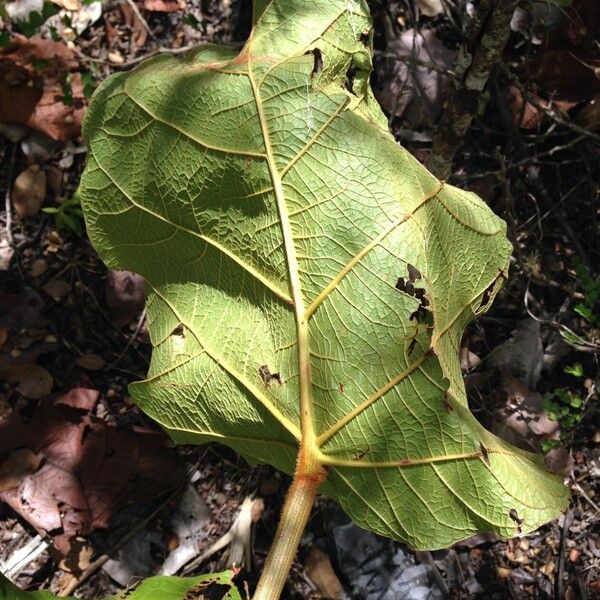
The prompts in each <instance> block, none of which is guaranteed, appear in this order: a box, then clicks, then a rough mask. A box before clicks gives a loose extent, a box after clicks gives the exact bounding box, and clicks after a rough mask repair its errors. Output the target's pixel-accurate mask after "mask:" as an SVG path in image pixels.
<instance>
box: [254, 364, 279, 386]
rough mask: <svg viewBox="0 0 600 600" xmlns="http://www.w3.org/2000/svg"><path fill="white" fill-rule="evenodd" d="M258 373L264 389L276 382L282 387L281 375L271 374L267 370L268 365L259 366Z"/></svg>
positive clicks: (277, 373)
mask: <svg viewBox="0 0 600 600" xmlns="http://www.w3.org/2000/svg"><path fill="white" fill-rule="evenodd" d="M258 373H259V375H260V378H261V379H262V381H263V383H264V384H265V387H269V385H271V383H272V382H273V381H276V382H277V383H278V384H279V385H283V380H282V379H281V373H279V372H276V373H271V370H270V369H269V365H261V366H260V367H259V368H258Z"/></svg>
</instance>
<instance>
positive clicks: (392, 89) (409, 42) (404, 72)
mask: <svg viewBox="0 0 600 600" xmlns="http://www.w3.org/2000/svg"><path fill="white" fill-rule="evenodd" d="M455 60H456V50H451V49H449V48H446V46H444V44H443V43H442V42H441V40H440V39H439V38H438V37H437V36H436V34H435V32H434V31H433V30H431V29H426V30H424V31H422V32H417V31H416V30H414V29H408V30H407V31H405V32H403V33H402V35H401V36H400V37H399V38H397V39H395V40H392V41H391V42H390V44H389V46H388V48H387V49H386V58H385V59H384V60H383V61H382V65H381V80H382V81H383V88H382V90H381V93H379V94H378V100H379V101H380V102H381V104H382V106H383V107H384V109H385V110H386V111H387V112H388V113H390V114H391V115H393V116H394V117H401V118H402V120H403V121H405V122H406V123H407V124H408V126H409V127H410V128H419V127H421V126H423V125H425V126H427V125H429V126H430V125H432V124H434V123H435V122H436V121H437V120H438V119H439V117H440V116H441V114H442V109H443V104H444V100H445V98H446V94H447V89H448V76H447V75H445V74H444V73H442V72H440V70H441V71H443V70H444V69H450V68H452V66H453V65H454V62H455ZM429 64H431V65H432V66H433V67H434V68H431V67H429V66H428V65H429ZM435 67H437V70H436V69H435Z"/></svg>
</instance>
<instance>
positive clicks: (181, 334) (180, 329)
mask: <svg viewBox="0 0 600 600" xmlns="http://www.w3.org/2000/svg"><path fill="white" fill-rule="evenodd" d="M171 335H178V336H179V337H182V338H185V327H184V326H183V323H179V325H177V327H175V329H173V331H171Z"/></svg>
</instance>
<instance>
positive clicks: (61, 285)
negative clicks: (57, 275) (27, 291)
mask: <svg viewBox="0 0 600 600" xmlns="http://www.w3.org/2000/svg"><path fill="white" fill-rule="evenodd" d="M42 289H43V290H44V292H46V294H48V296H50V297H51V298H52V299H54V300H56V301H57V302H58V301H59V300H60V299H61V298H63V297H64V296H66V295H67V294H68V293H69V291H70V290H71V286H70V285H69V284H68V283H67V282H66V281H64V279H51V280H50V281H49V282H48V283H46V284H45V285H44V286H42Z"/></svg>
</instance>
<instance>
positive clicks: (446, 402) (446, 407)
mask: <svg viewBox="0 0 600 600" xmlns="http://www.w3.org/2000/svg"><path fill="white" fill-rule="evenodd" d="M442 402H443V403H444V410H445V411H446V412H447V413H448V414H450V413H453V412H454V407H453V406H452V404H450V401H449V400H448V394H444V397H443V398H442Z"/></svg>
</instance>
